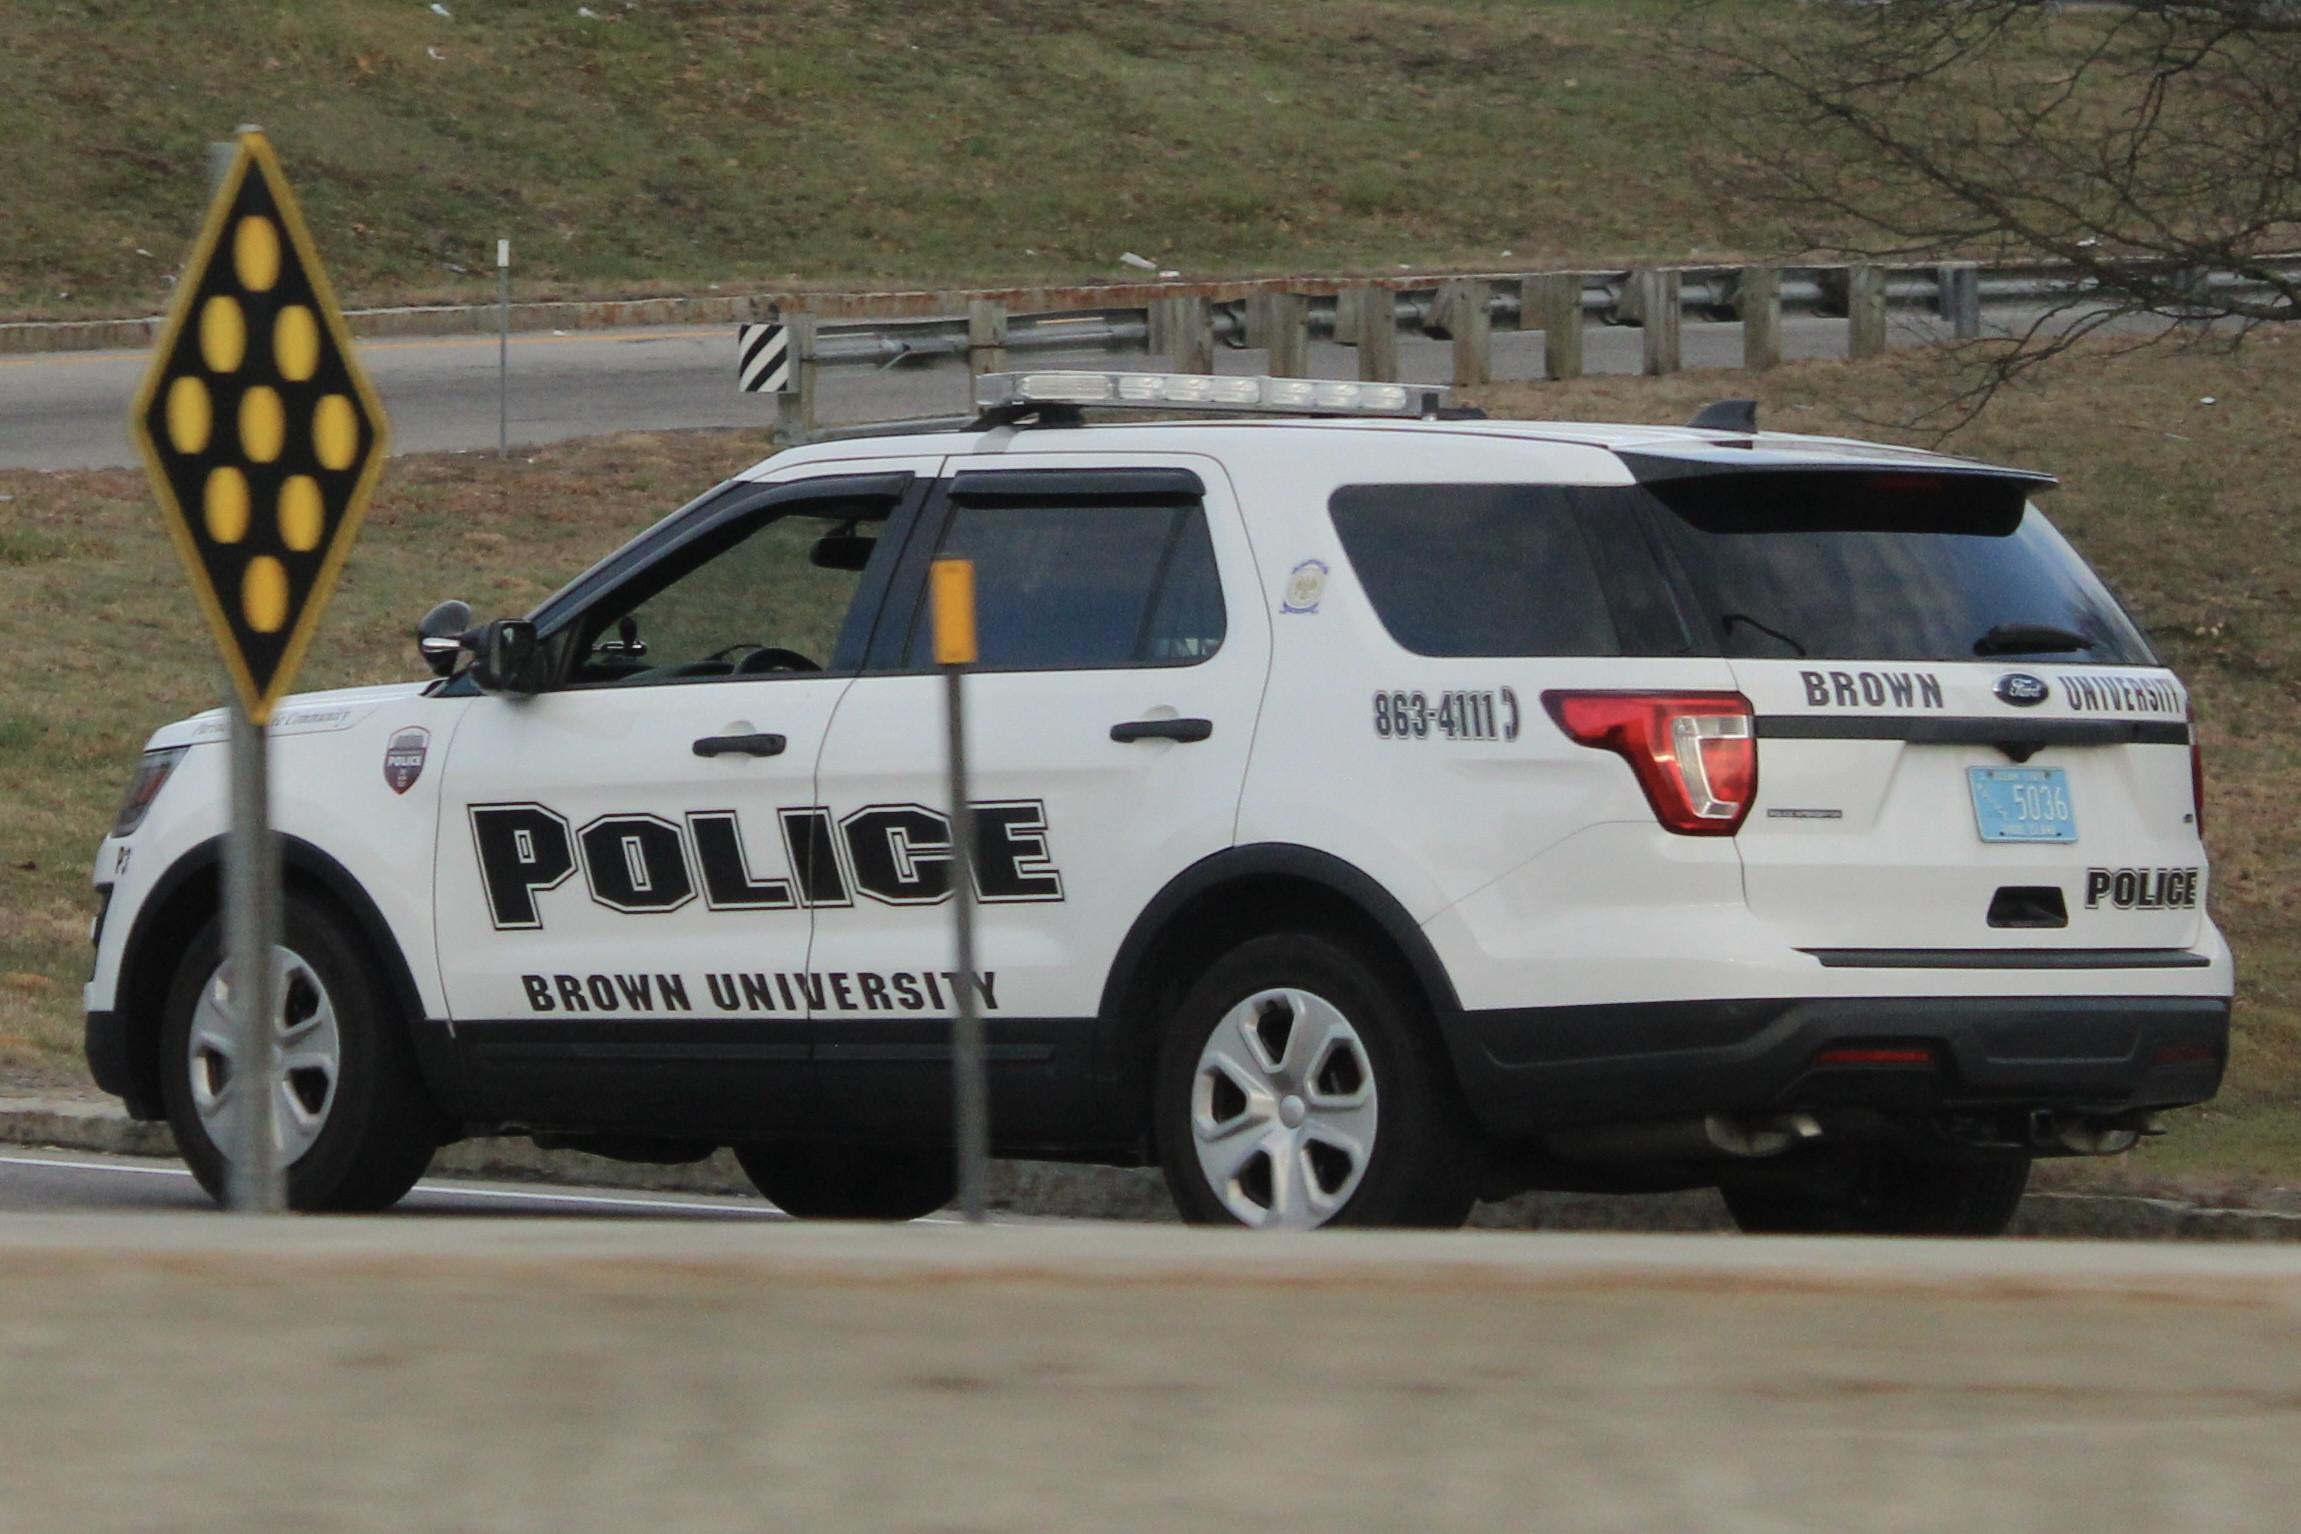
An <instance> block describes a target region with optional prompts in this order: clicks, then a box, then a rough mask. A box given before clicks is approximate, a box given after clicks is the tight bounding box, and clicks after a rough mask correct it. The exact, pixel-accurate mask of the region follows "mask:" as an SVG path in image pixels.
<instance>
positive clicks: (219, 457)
mask: <svg viewBox="0 0 2301 1534" xmlns="http://www.w3.org/2000/svg"><path fill="white" fill-rule="evenodd" d="M128 430H129V433H130V435H131V436H133V437H134V438H135V440H136V446H137V447H138V449H139V450H141V451H142V453H143V455H144V462H145V465H146V466H147V467H148V468H149V469H150V470H151V474H152V487H153V489H154V491H155V492H156V493H157V494H158V496H159V501H160V510H161V513H162V515H163V518H164V520H165V521H166V522H167V524H168V532H169V535H170V536H171V537H172V538H173V539H174V540H175V544H176V550H177V552H178V553H180V554H181V555H182V556H183V559H184V565H185V568H186V569H187V570H188V571H189V572H190V573H191V577H192V589H193V591H194V592H195V593H196V594H197V595H198V597H199V600H200V606H201V608H202V609H203V610H204V611H205V612H206V614H207V617H208V624H209V626H210V627H211V628H213V629H214V630H215V633H216V643H217V645H218V646H219V647H221V649H222V650H223V653H224V664H225V666H226V668H227V669H229V671H230V672H231V674H232V680H233V682H234V684H235V685H236V686H237V687H238V689H239V693H240V701H241V703H242V704H243V705H244V706H245V707H246V708H247V711H248V715H249V717H250V718H252V719H253V720H255V721H256V723H258V724H262V723H265V722H266V721H267V720H269V719H270V717H271V711H272V705H273V703H275V702H276V701H278V699H279V697H280V695H281V694H283V693H285V692H286V691H287V690H288V686H289V684H290V683H291V682H292V681H293V680H294V678H295V672H296V666H297V664H298V663H299V662H300V661H302V659H303V655H304V650H305V648H306V646H308V645H309V644H310V643H311V637H312V630H313V628H314V627H315V626H316V625H317V624H318V622H319V616H320V610H321V609H322V608H323V607H324V606H326V604H327V599H328V592H329V590H330V588H331V587H333V586H334V584H335V578H336V572H337V571H338V570H339V569H341V568H342V567H343V562H344V556H345V555H346V554H348V553H349V552H350V551H351V546H352V540H353V539H354V538H355V537H356V536H357V535H358V532H359V523H360V517H361V515H362V513H364V512H365V511H366V510H367V503H368V496H369V493H370V492H371V491H372V490H373V489H374V488H375V480H376V475H377V473H378V472H379V471H381V469H382V467H383V459H384V453H385V450H386V447H387V444H388V441H389V431H390V429H389V427H388V425H387V424H386V422H385V420H384V413H383V406H382V405H381V403H379V402H378V401H377V399H376V395H375V390H374V389H373V388H372V387H371V386H370V385H369V383H368V381H367V376H366V375H365V374H364V373H362V372H361V371H360V367H359V363H358V361H357V360H356V359H355V358H354V357H353V356H352V348H351V336H350V334H349V333H348V332H347V331H346V330H345V329H344V322H343V316H342V314H341V313H339V312H338V311H337V309H336V301H335V295H334V294H333V293H332V292H331V291H330V290H329V288H328V280H327V274H326V273H325V272H323V271H322V270H321V269H320V261H319V255H318V253H317V252H316V251H315V250H314V249H313V248H312V239H311V235H310V233H309V231H307V230H306V229H305V227H304V221H303V215H302V214H300V213H299V212H298V211H297V210H296V203H295V197H294V195H293V194H292V193H290V192H289V190H288V183H287V180H286V178H285V177H284V176H282V175H281V173H280V162H279V160H278V158H277V157H275V156H274V154H273V153H272V146H271V144H270V142H269V141H268V140H266V139H265V137H264V136H263V135H262V134H261V133H243V134H242V135H240V139H239V153H238V154H237V155H236V156H234V157H233V160H232V165H231V169H230V170H229V171H228V172H227V173H226V174H225V176H224V180H223V184H222V185H221V186H220V187H218V188H217V191H216V199H215V202H214V204H213V205H212V206H211V207H210V208H209V209H208V218H207V222H206V224H205V225H203V226H202V228H201V230H200V237H199V242H198V243H197V244H196V245H195V246H194V247H193V249H192V259H191V261H190V263H189V264H188V265H187V266H186V267H185V270H184V273H183V276H182V277H181V278H180V279H179V280H178V282H177V285H176V300H175V304H174V306H173V307H172V308H171V309H170V310H169V313H168V323H167V327H166V329H165V330H163V331H162V332H161V335H160V341H159V344H158V345H157V346H156V347H155V348H154V349H153V355H152V367H151V371H150V372H149V373H147V374H146V375H145V378H144V386H143V388H142V389H141V390H140V391H139V392H138V394H137V396H136V403H135V405H134V406H133V407H132V408H131V409H130V411H129V417H128Z"/></svg>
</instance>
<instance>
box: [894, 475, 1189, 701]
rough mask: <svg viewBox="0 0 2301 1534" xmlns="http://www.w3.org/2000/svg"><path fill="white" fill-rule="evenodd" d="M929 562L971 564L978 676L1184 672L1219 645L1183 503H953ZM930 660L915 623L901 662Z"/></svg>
mask: <svg viewBox="0 0 2301 1534" xmlns="http://www.w3.org/2000/svg"><path fill="white" fill-rule="evenodd" d="M939 553H940V555H941V556H943V557H946V558H956V559H966V560H971V561H973V563H974V566H975V625H976V635H977V643H978V646H979V649H980V654H981V660H980V663H979V664H980V666H981V668H982V669H985V670H992V671H1083V670H1095V669H1100V668H1107V667H1114V666H1180V665H1190V664H1193V663H1195V662H1198V661H1202V660H1205V659H1206V658H1207V657H1209V656H1211V655H1213V654H1214V653H1215V651H1216V650H1218V649H1219V648H1221V646H1222V640H1223V633H1224V625H1225V615H1224V609H1223V601H1222V584H1221V580H1220V578H1219V576H1218V574H1217V571H1216V567H1215V559H1214V543H1213V540H1212V539H1211V538H1210V537H1209V535H1208V532H1207V523H1206V510H1205V508H1204V506H1203V505H1201V504H1200V503H1199V502H1198V501H1195V500H1192V501H1178V500H1171V499H1168V500H1154V499H1148V498H1144V499H1127V498H1114V499H1110V500H1101V501H1098V500H1092V499H1088V498H1085V497H1080V498H1077V499H1075V500H1074V499H1032V500H1029V501H1020V500H1018V501H1014V502H1008V503H1001V502H999V501H996V500H973V499H966V498H962V499H959V500H958V501H957V502H956V503H955V504H954V506H953V507H952V511H951V517H950V521H949V523H948V525H947V526H946V528H945V530H944V534H943V539H942V545H941V548H940V550H939ZM932 658H933V657H932V643H931V639H930V635H929V632H928V629H927V625H926V623H925V621H924V619H923V618H922V621H921V622H920V623H919V624H918V625H917V627H916V628H915V629H914V631H913V633H912V638H911V647H910V656H909V664H910V665H911V666H912V667H913V668H921V667H925V666H927V665H930V664H931V663H932Z"/></svg>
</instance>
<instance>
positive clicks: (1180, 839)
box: [810, 455, 1269, 1147]
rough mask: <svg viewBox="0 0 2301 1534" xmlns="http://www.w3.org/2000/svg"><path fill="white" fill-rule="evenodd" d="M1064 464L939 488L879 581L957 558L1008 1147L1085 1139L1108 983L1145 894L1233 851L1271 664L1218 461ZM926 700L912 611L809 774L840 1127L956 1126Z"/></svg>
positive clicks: (825, 1075)
mask: <svg viewBox="0 0 2301 1534" xmlns="http://www.w3.org/2000/svg"><path fill="white" fill-rule="evenodd" d="M1041 461H1044V460H1041ZM1060 461H1062V462H1063V463H1065V464H1066V467H1063V468H1060V469H1020V470H1018V469H999V470H986V471H975V472H967V473H961V474H959V475H957V476H956V477H955V478H954V479H952V480H951V481H950V488H949V490H948V492H947V493H946V495H945V497H944V498H943V501H942V504H941V505H940V507H939V508H938V509H937V514H936V515H935V516H934V517H933V518H932V526H931V527H929V528H924V529H922V535H921V536H920V537H919V538H917V539H915V540H914V541H913V549H914V555H913V560H912V566H911V568H910V570H908V571H907V572H904V573H901V574H898V576H897V580H898V581H899V582H904V581H907V580H915V579H916V578H917V577H918V575H919V574H920V573H921V572H922V571H923V568H924V562H925V556H926V555H927V554H929V553H936V552H939V553H940V554H942V555H947V556H955V557H963V558H966V559H969V560H971V561H973V563H974V566H975V583H976V592H977V613H978V624H979V629H980V644H981V662H980V665H979V667H978V668H977V669H976V670H975V671H974V672H973V673H972V674H970V675H969V676H968V678H967V681H966V688H967V703H968V729H969V739H970V755H971V758H972V769H973V772H972V787H971V793H970V797H971V798H972V800H973V801H974V812H975V816H976V824H977V837H976V893H977V895H978V898H979V900H980V903H981V919H980V937H979V954H980V968H981V971H982V973H981V978H980V981H979V984H980V988H981V996H982V1001H983V1005H984V1012H985V1017H986V1020H987V1023H988V1030H989V1039H990V1061H991V1089H992V1132H993V1134H994V1135H995V1136H996V1137H997V1139H998V1141H999V1143H1001V1144H1002V1145H1004V1146H1008V1147H1027V1146H1028V1145H1030V1144H1031V1143H1033V1142H1034V1141H1042V1140H1043V1141H1050V1142H1051V1141H1060V1140H1073V1141H1075V1140H1076V1139H1077V1138H1080V1137H1082V1136H1083V1135H1091V1134H1093V1133H1094V1132H1095V1129H1096V1126H1094V1125H1093V1123H1092V1117H1091V1116H1092V1114H1093V1111H1094V1110H1093V1102H1092V1091H1091V1083H1092V1078H1093V1068H1094V1062H1093V1060H1092V1046H1093V1039H1094V1028H1093V1026H1092V1024H1093V1020H1094V1018H1095V1015H1096V1013H1097V1011H1098V1010H1099V1008H1100V1006H1101V1002H1102V989H1103V982H1104V979H1105V977H1106V976H1107V975H1108V973H1109V970H1110V965H1111V961H1112V958H1113V956H1114V955H1115V954H1116V952H1117V950H1118V947H1119V945H1120V943H1121V942H1122V941H1123V940H1124V938H1125V936H1126V933H1127V931H1128V929H1129V928H1130V927H1131V926H1132V924H1133V922H1134V920H1135V918H1136V917H1137V916H1138V915H1139V914H1140V913H1141V911H1142V909H1143V907H1144V905H1145V904H1146V903H1147V902H1148V901H1149V900H1150V898H1151V897H1152V896H1153V895H1154V894H1155V893H1156V892H1157V891H1158V890H1159V889H1160V888H1161V887H1163V886H1164V885H1165V884H1166V883H1167V881H1168V880H1170V879H1172V878H1173V877H1174V876H1175V875H1176V874H1178V873H1180V872H1181V871H1182V870H1184V869H1185V868H1187V867H1189V866H1190V865H1191V864H1192V863H1194V862H1196V861H1198V860H1199V859H1201V858H1204V857H1206V856H1208V855H1209V854H1212V853H1214V852H1217V851H1220V850H1222V849H1223V848H1225V847H1228V846H1229V845H1231V841H1232V837H1233V831H1234V827H1235V823H1236V819H1237V810H1238V797H1239V790H1240V785H1241V783H1242V781H1243V778H1244V775H1245V768H1246V760H1247V754H1248V748H1249V746H1250V745H1251V743H1252V741H1253V737H1254V730H1255V722H1256V715H1257V712H1258V710H1259V708H1260V705H1261V698H1262V685H1263V675H1264V671H1265V669H1266V667H1267V664H1268V655H1269V630H1268V627H1267V623H1266V620H1265V618H1264V617H1263V614H1262V607H1261V604H1260V602H1259V601H1258V600H1257V599H1256V596H1255V589H1256V584H1255V579H1254V575H1253V567H1252V564H1251V559H1250V554H1249V551H1248V547H1247V543H1246V538H1245V532H1244V529H1243V527H1242V526H1241V525H1240V522H1239V513H1238V508H1237V505H1236V503H1235V502H1234V500H1233V499H1232V496H1231V492H1230V487H1229V485H1228V482H1227V481H1226V480H1225V478H1224V477H1223V474H1222V472H1221V469H1220V468H1219V467H1218V466H1217V465H1215V464H1214V463H1213V462H1211V461H1209V460H1206V459H1201V458H1196V457H1188V456H1184V455H1153V456H1149V457H1130V458H1128V459H1127V460H1126V461H1124V462H1119V461H1117V460H1113V459H1108V458H1106V457H1102V456H1099V455H1098V456H1093V457H1086V456H1080V457H1075V458H1074V457H1073V456H1072V455H1064V457H1063V459H1062V460H1060ZM908 589H915V587H912V588H908ZM941 689H942V682H941V678H940V677H939V676H937V675H935V674H934V672H933V668H932V665H931V657H930V654H929V649H928V638H927V625H926V621H925V614H924V613H923V612H922V611H920V610H919V609H918V608H917V606H916V605H914V606H913V608H912V611H911V614H910V621H909V623H908V625H907V631H906V634H905V635H896V636H889V635H886V634H883V635H882V650H881V653H880V655H879V656H878V657H876V658H875V662H874V669H872V670H867V671H866V672H865V673H864V674H863V675H862V676H860V677H858V678H857V680H856V682H855V684H854V686H853V687H851V688H850V689H849V690H848V692H847V693H846V695H845V696H844V697H843V698H841V700H840V703H839V707H838V711H837V714H836V717H835V718H834V719H833V720H832V724H831V732H830V737H829V739H828V741H827V742H826V743H825V747H824V754H823V760H822V765H821V767H820V769H819V781H820V784H821V790H822V798H823V802H824V803H825V804H826V805H828V806H829V807H830V808H831V810H832V812H833V813H834V814H835V815H836V816H837V817H838V827H839V832H840V839H839V846H840V851H841V853H842V855H843V857H844V858H845V859H846V864H847V868H848V870H849V872H850V874H851V877H852V881H853V889H854V904H853V905H852V906H850V907H844V908H841V909H838V910H831V909H825V910H823V911H822V912H821V913H820V915H819V916H818V919H817V921H816V926H815V945H814V955H813V959H812V961H811V964H810V968H811V969H812V970H814V971H815V972H816V975H817V976H818V977H819V978H820V979H821V981H822V982H823V983H824V985H825V986H826V987H827V990H826V993H825V1002H824V1005H823V1006H822V1007H821V1008H819V1009H818V1011H817V1012H816V1058H817V1062H818V1063H817V1070H818V1075H819V1079H820V1082H821V1085H822V1090H823V1092H824V1096H825V1102H826V1107H827V1110H828V1112H829V1113H830V1115H831V1117H832V1120H833V1122H834V1123H836V1124H838V1125H840V1126H841V1127H844V1128H847V1129H850V1130H860V1131H868V1132H873V1133H897V1134H916V1135H922V1136H930V1137H931V1136H937V1135H941V1134H945V1133H948V1127H949V1122H950V1095H951V1077H950V1064H949V1061H950V1050H949V1035H950V1021H949V1019H950V1016H951V1010H952V1005H953V1001H954V990H953V988H954V986H956V985H957V984H958V983H959V977H958V976H957V974H956V973H955V969H956V966H955V963H954V960H953V958H952V945H953V937H952V927H951V912H950V908H949V904H948V900H949V891H950V865H951V857H950V847H951V842H950V830H949V822H948V819H947V818H946V817H945V815H944V813H943V811H944V809H945V807H946V806H947V804H948V796H947V793H946V791H945V786H944V778H943V773H944V744H943V729H944V723H943V720H944V710H943V697H942V690H941ZM1114 732H1115V733H1114Z"/></svg>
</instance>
